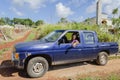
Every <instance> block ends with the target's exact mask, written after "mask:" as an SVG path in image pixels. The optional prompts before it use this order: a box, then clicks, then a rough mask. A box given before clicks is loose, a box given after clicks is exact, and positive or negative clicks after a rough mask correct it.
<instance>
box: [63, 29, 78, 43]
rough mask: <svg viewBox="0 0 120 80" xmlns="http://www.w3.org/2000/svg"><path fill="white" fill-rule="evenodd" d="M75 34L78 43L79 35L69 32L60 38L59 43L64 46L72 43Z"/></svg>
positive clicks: (75, 32)
mask: <svg viewBox="0 0 120 80" xmlns="http://www.w3.org/2000/svg"><path fill="white" fill-rule="evenodd" d="M73 34H76V39H77V40H78V41H80V39H79V33H78V32H77V31H70V32H67V33H66V34H65V35H64V36H63V37H62V38H61V43H62V44H66V43H72V37H73V36H72V35H73Z"/></svg>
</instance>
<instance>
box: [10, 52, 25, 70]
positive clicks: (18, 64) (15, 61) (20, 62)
mask: <svg viewBox="0 0 120 80" xmlns="http://www.w3.org/2000/svg"><path fill="white" fill-rule="evenodd" d="M12 62H13V64H14V67H16V68H17V69H24V60H19V59H15V56H14V54H12Z"/></svg>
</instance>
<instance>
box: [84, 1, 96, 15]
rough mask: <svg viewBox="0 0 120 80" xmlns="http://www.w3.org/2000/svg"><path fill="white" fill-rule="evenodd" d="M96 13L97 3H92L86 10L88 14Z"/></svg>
mask: <svg viewBox="0 0 120 80" xmlns="http://www.w3.org/2000/svg"><path fill="white" fill-rule="evenodd" d="M95 11H96V2H92V4H91V5H89V6H88V7H87V9H86V12H87V13H94V12H95Z"/></svg>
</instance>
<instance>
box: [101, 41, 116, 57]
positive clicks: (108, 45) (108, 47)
mask: <svg viewBox="0 0 120 80" xmlns="http://www.w3.org/2000/svg"><path fill="white" fill-rule="evenodd" d="M99 48H100V52H101V51H105V52H107V53H108V55H111V54H115V53H118V44H117V43H115V42H104V43H99Z"/></svg>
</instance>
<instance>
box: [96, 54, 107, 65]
mask: <svg viewBox="0 0 120 80" xmlns="http://www.w3.org/2000/svg"><path fill="white" fill-rule="evenodd" d="M107 62H108V54H107V53H106V52H100V53H99V55H98V57H97V60H96V63H97V64H98V65H102V66H104V65H106V64H107Z"/></svg>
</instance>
